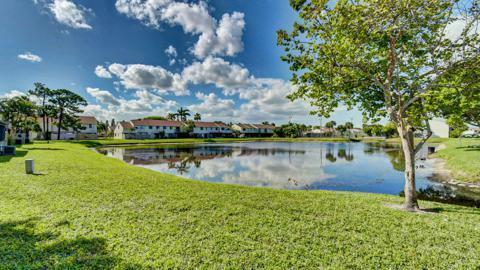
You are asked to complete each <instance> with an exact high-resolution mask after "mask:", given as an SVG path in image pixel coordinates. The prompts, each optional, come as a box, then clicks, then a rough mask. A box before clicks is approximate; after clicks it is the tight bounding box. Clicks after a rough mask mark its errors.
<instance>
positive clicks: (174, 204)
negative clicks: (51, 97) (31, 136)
mask: <svg viewBox="0 0 480 270" xmlns="http://www.w3.org/2000/svg"><path fill="white" fill-rule="evenodd" d="M18 155H19V156H18V157H14V158H9V157H0V172H1V174H0V269H46V268H69V269H73V268H78V269H103V268H118V269H125V268H130V269H138V268H195V267H199V266H201V267H203V268H205V269H211V268H235V269H239V268H240V269H241V268H247V269H248V268H276V269H286V268H294V269H304V268H313V269H319V268H330V269H342V268H343V269H360V268H367V269H421V268H423V269H455V268H456V269H476V268H478V267H480V259H479V258H480V241H479V239H480V210H479V209H473V208H466V207H459V206H452V205H443V204H438V203H430V202H421V205H422V206H424V207H429V208H432V209H433V210H435V211H437V212H438V213H436V214H415V213H407V212H403V211H399V210H394V209H391V208H388V207H385V206H384V204H386V203H398V204H399V203H401V202H402V198H399V197H395V196H387V195H371V194H361V193H346V192H327V191H286V190H272V189H267V188H249V187H242V186H233V185H223V184H212V183H206V182H201V181H194V180H185V179H182V178H178V177H174V176H170V175H165V174H160V173H157V172H153V171H149V170H147V169H142V168H138V167H133V166H130V165H127V164H125V163H123V162H122V161H119V160H115V159H111V158H107V157H105V156H102V155H100V154H97V153H96V152H94V151H92V150H90V149H88V148H86V147H85V146H84V145H82V144H75V143H61V142H58V143H50V144H46V143H36V144H33V145H27V146H25V147H24V148H21V149H18ZM26 158H33V159H35V161H36V168H37V170H38V172H39V173H40V174H39V175H25V174H24V173H23V162H24V159H26Z"/></svg>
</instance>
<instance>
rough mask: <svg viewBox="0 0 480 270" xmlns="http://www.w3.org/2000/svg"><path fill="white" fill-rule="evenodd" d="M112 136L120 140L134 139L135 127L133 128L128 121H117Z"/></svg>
mask: <svg viewBox="0 0 480 270" xmlns="http://www.w3.org/2000/svg"><path fill="white" fill-rule="evenodd" d="M113 138H115V139H121V140H128V139H135V129H134V128H133V124H132V123H131V122H130V121H128V122H127V121H122V122H120V123H117V125H116V126H115V129H114V130H113Z"/></svg>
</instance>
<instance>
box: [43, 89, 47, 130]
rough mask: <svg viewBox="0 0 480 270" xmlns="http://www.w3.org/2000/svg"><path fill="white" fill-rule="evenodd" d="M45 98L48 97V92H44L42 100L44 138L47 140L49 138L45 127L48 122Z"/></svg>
mask: <svg viewBox="0 0 480 270" xmlns="http://www.w3.org/2000/svg"><path fill="white" fill-rule="evenodd" d="M45 99H46V94H45V93H43V100H42V122H43V130H42V131H43V139H44V140H46V139H47V131H46V129H45V122H46V118H45Z"/></svg>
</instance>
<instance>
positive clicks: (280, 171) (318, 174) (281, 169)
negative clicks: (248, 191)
mask: <svg viewBox="0 0 480 270" xmlns="http://www.w3.org/2000/svg"><path fill="white" fill-rule="evenodd" d="M232 165H233V166H235V167H236V169H235V170H233V171H232V172H230V173H227V174H223V175H222V177H221V179H222V180H223V182H225V183H231V184H242V185H249V186H270V187H275V188H295V187H294V185H293V184H292V183H291V182H289V181H288V179H289V178H292V179H295V180H297V181H298V185H299V186H298V188H301V187H303V186H305V185H309V184H312V183H314V182H320V181H324V180H326V179H328V178H333V177H334V175H328V174H326V173H325V172H324V171H323V169H322V167H320V166H319V164H318V161H317V160H313V159H310V160H309V159H306V160H304V161H300V160H297V159H292V160H290V161H289V160H288V159H284V158H271V159H265V160H264V159H262V158H260V157H249V158H237V159H236V160H235V161H234V162H233V164H232Z"/></svg>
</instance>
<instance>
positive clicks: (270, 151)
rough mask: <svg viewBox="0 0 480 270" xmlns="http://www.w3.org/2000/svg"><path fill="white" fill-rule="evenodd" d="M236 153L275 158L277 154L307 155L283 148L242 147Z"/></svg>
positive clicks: (303, 151)
mask: <svg viewBox="0 0 480 270" xmlns="http://www.w3.org/2000/svg"><path fill="white" fill-rule="evenodd" d="M235 152H238V155H237V156H251V155H258V156H274V155H276V154H297V155H305V150H290V149H282V148H273V149H268V148H266V149H258V148H247V147H241V148H239V149H237V151H235Z"/></svg>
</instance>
